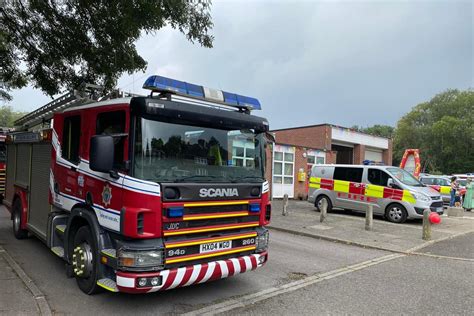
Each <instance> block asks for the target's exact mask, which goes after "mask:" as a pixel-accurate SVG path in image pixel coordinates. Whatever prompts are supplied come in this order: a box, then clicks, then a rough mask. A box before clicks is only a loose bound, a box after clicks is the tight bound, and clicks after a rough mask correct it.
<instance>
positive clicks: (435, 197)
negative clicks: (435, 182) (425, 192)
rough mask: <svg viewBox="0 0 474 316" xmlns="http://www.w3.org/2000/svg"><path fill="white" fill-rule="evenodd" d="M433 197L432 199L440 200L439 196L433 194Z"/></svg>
mask: <svg viewBox="0 0 474 316" xmlns="http://www.w3.org/2000/svg"><path fill="white" fill-rule="evenodd" d="M431 199H432V200H438V199H439V196H432V197H431Z"/></svg>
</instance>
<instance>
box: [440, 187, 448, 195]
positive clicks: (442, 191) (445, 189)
mask: <svg viewBox="0 0 474 316" xmlns="http://www.w3.org/2000/svg"><path fill="white" fill-rule="evenodd" d="M439 193H441V194H444V195H449V194H450V193H451V187H448V186H442V187H440V188H439Z"/></svg>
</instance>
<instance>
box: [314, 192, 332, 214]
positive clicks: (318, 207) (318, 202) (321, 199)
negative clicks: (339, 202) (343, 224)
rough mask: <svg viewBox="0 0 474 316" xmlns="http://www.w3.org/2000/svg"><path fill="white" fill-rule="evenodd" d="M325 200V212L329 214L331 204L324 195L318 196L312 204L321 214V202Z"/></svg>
mask: <svg viewBox="0 0 474 316" xmlns="http://www.w3.org/2000/svg"><path fill="white" fill-rule="evenodd" d="M324 200H326V203H327V206H328V208H327V211H328V212H331V211H332V203H331V200H330V199H329V198H328V197H327V196H326V195H320V196H318V198H317V199H316V202H315V203H314V205H315V206H316V208H317V209H318V211H319V212H321V208H322V206H323V203H324V202H323V201H324Z"/></svg>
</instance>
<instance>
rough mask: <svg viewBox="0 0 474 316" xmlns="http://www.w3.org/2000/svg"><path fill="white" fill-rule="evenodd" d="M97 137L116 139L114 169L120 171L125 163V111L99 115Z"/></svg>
mask: <svg viewBox="0 0 474 316" xmlns="http://www.w3.org/2000/svg"><path fill="white" fill-rule="evenodd" d="M96 134H97V135H110V136H112V137H113V138H114V167H115V168H118V169H120V168H121V167H123V162H124V152H125V149H124V143H125V137H126V136H127V134H125V111H114V112H104V113H100V114H99V115H97V121H96Z"/></svg>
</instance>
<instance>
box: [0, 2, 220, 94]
mask: <svg viewBox="0 0 474 316" xmlns="http://www.w3.org/2000/svg"><path fill="white" fill-rule="evenodd" d="M210 5H211V3H210V1H206V0H204V1H189V0H153V1H151V0H94V1H91V0H68V1H55V0H50V1H42V0H30V1H3V6H2V7H0V64H1V68H0V71H1V73H0V97H3V98H6V99H11V96H10V95H9V93H8V91H9V90H10V89H12V88H21V87H24V86H25V85H26V84H28V83H31V84H32V85H33V86H35V87H36V88H39V89H41V90H43V91H44V92H45V93H47V94H48V95H55V94H57V93H58V92H60V91H61V90H62V89H64V88H67V89H70V88H76V87H78V86H79V85H81V84H82V83H84V82H86V83H95V84H100V85H103V86H105V88H106V89H111V88H113V87H114V85H115V83H116V81H117V79H118V77H119V76H120V75H121V74H123V73H125V72H127V73H133V72H135V71H139V70H141V71H144V70H145V69H146V65H147V63H146V61H145V60H144V59H143V58H142V57H141V56H140V55H139V54H138V52H137V50H136V47H135V44H134V43H135V41H136V40H137V39H138V38H139V37H140V35H142V34H143V33H154V32H156V31H157V30H159V29H161V28H163V27H164V26H167V25H169V26H171V27H173V28H175V29H177V30H179V31H180V32H182V33H183V34H185V36H186V37H187V39H188V40H189V41H191V42H198V43H199V44H201V45H202V46H204V47H212V41H213V36H212V35H209V34H208V32H209V31H210V29H211V28H212V21H211V17H210V14H209V10H210ZM2 82H3V84H4V87H1V83H2Z"/></svg>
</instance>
